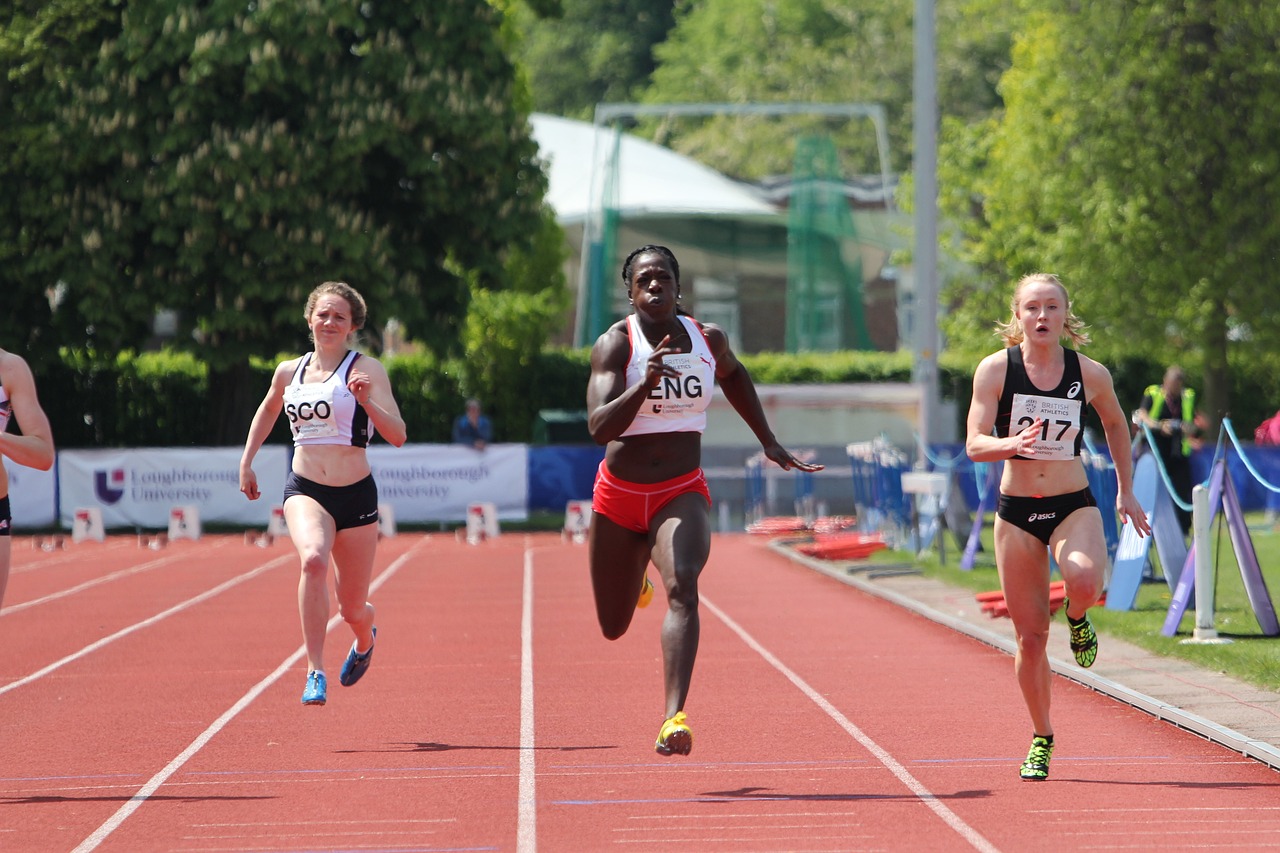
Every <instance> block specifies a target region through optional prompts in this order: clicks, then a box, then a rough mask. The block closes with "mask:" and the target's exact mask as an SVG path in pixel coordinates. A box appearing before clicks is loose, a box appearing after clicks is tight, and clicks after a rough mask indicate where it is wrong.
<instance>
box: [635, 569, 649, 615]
mask: <svg viewBox="0 0 1280 853" xmlns="http://www.w3.org/2000/svg"><path fill="white" fill-rule="evenodd" d="M650 601H653V581H651V580H649V576H648V575H645V576H644V586H642V587H640V598H639V599H637V600H636V607H648V606H649V602H650Z"/></svg>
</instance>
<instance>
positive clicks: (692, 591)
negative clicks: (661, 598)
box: [667, 573, 698, 612]
mask: <svg viewBox="0 0 1280 853" xmlns="http://www.w3.org/2000/svg"><path fill="white" fill-rule="evenodd" d="M667 608H668V609H669V610H686V611H690V612H692V611H695V610H697V609H698V579H697V575H696V574H694V573H690V574H688V575H686V576H684V577H681V575H680V573H677V575H676V581H675V583H674V584H671V585H669V586H668V587H667Z"/></svg>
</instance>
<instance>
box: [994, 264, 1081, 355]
mask: <svg viewBox="0 0 1280 853" xmlns="http://www.w3.org/2000/svg"><path fill="white" fill-rule="evenodd" d="M1029 284H1051V285H1053V286H1054V287H1056V288H1058V290H1059V291H1061V292H1062V299H1063V301H1065V302H1066V303H1067V319H1066V322H1064V323H1063V324H1062V336H1063V337H1065V338H1066V339H1067V340H1069V341H1071V343H1072V344H1073V345H1075V346H1077V347H1079V346H1084V345H1085V344H1087V343H1089V333H1088V332H1086V331H1085V324H1084V321H1083V320H1081V319H1080V318H1079V317H1077V316H1076V315H1075V314H1073V313H1072V312H1071V296H1070V295H1069V294H1068V293H1067V286H1066V285H1065V284H1063V283H1062V281H1061V279H1059V278H1058V277H1057V276H1056V275H1054V274H1053V273H1049V272H1036V273H1031V274H1030V275H1024V276H1023V277H1022V278H1020V279H1019V280H1018V283H1017V285H1016V286H1015V287H1014V288H1013V296H1012V298H1010V300H1009V311H1010V317H1009V319H1008V321H1007V322H1004V323H996V334H997V335H999V336H1000V337H1001V338H1003V339H1004V345H1005V346H1007V347H1012V346H1017V345H1018V344H1020V343H1022V341H1023V339H1024V338H1025V337H1026V335H1025V333H1024V332H1023V329H1022V321H1021V320H1019V319H1018V303H1019V301H1020V300H1021V299H1022V290H1023V288H1025V287H1026V286H1027V285H1029Z"/></svg>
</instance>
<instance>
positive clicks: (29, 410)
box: [0, 349, 53, 604]
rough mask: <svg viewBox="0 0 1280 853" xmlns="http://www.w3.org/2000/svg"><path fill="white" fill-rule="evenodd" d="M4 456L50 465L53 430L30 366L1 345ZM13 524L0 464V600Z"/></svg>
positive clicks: (1, 447)
mask: <svg viewBox="0 0 1280 853" xmlns="http://www.w3.org/2000/svg"><path fill="white" fill-rule="evenodd" d="M10 417H13V418H14V419H15V420H16V421H17V422H18V426H19V427H21V429H22V434H21V435H16V434H14V433H11V432H7V431H6V428H7V427H8V425H9V418H10ZM5 456H7V457H9V458H10V459H12V460H13V461H14V462H16V463H18V464H19V465H25V466H26V467H28V468H36V469H38V470H40V471H48V470H49V469H50V468H52V467H53V430H52V429H50V427H49V418H48V416H47V415H45V413H44V409H42V408H41V407H40V400H39V398H38V397H37V396H36V381H35V379H34V378H33V377H32V376H31V368H30V367H28V366H27V362H26V361H25V360H23V358H22V357H21V356H18V355H14V354H13V353H11V352H5V351H4V350H2V349H0V457H5ZM12 524H13V518H12V515H11V514H10V508H9V473H8V472H7V471H6V470H5V468H4V466H3V465H0V604H3V603H4V588H5V586H6V585H7V584H8V582H9V561H10V559H11V549H12V540H11V536H10V534H11V531H10V527H11V526H12Z"/></svg>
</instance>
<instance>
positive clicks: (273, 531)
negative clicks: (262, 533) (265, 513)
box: [267, 504, 289, 539]
mask: <svg viewBox="0 0 1280 853" xmlns="http://www.w3.org/2000/svg"><path fill="white" fill-rule="evenodd" d="M267 535H268V536H270V537H272V538H273V539H274V538H276V537H280V536H288V535H289V525H287V524H285V523H284V504H276V505H275V506H273V507H272V508H271V520H270V521H268V522H267Z"/></svg>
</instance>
